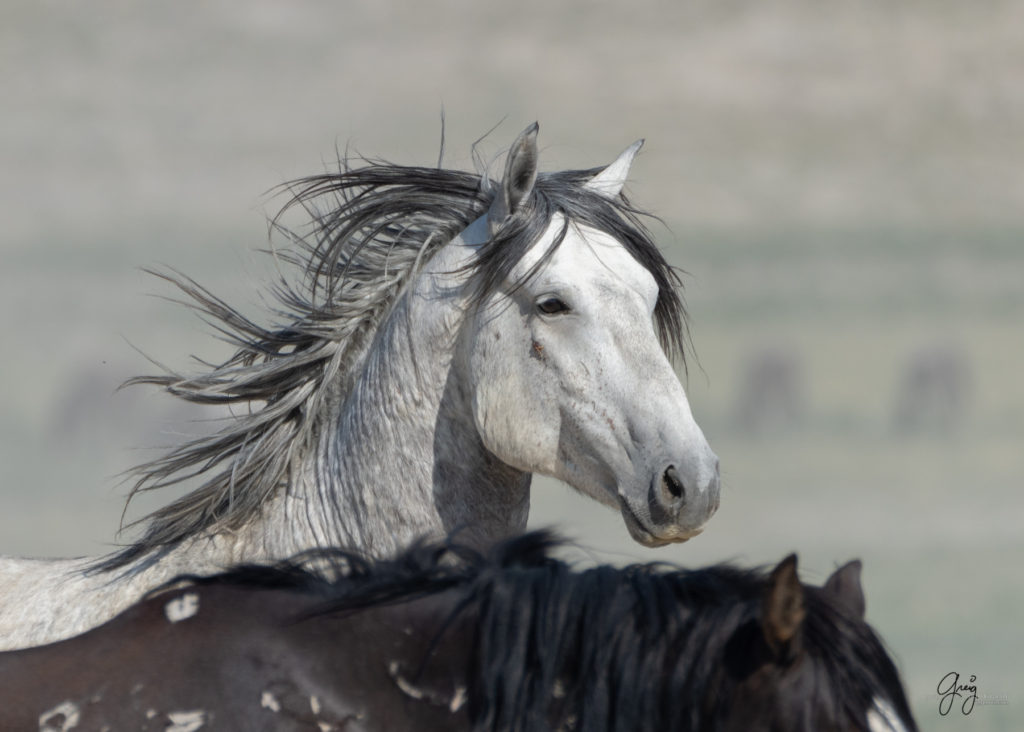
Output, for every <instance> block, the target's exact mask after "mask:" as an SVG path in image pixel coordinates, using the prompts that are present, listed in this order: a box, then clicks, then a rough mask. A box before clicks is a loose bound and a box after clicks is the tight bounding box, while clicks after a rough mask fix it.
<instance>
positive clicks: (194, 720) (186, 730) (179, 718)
mask: <svg viewBox="0 0 1024 732" xmlns="http://www.w3.org/2000/svg"><path fill="white" fill-rule="evenodd" d="M167 719H169V720H170V722H171V723H170V724H169V725H168V726H166V727H164V732H196V730H197V729H199V728H200V727H202V726H203V725H204V724H205V723H206V712H204V711H203V710H202V709H196V710H194V711H191V712H168V713H167Z"/></svg>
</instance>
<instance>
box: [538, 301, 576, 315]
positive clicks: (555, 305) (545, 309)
mask: <svg viewBox="0 0 1024 732" xmlns="http://www.w3.org/2000/svg"><path fill="white" fill-rule="evenodd" d="M537 309H538V310H540V311H541V312H542V313H544V314H545V315H554V314H555V313H567V312H569V306H568V305H566V304H565V303H564V302H563V301H562V300H559V299H558V298H557V297H549V298H547V299H546V300H542V301H541V302H539V303H537Z"/></svg>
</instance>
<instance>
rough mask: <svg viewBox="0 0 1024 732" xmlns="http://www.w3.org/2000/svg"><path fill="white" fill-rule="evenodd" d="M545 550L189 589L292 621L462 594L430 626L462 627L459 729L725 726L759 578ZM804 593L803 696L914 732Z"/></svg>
mask: <svg viewBox="0 0 1024 732" xmlns="http://www.w3.org/2000/svg"><path fill="white" fill-rule="evenodd" d="M560 544H561V542H560V541H559V540H558V538H557V537H555V536H553V535H552V534H550V533H548V532H531V533H527V534H524V535H522V536H519V537H516V538H513V539H510V540H506V541H503V542H501V543H499V544H496V545H495V546H494V547H493V548H492V549H491V550H490V551H489V552H488V553H486V554H481V553H478V552H476V551H474V550H472V549H469V548H466V547H464V546H460V545H458V544H457V543H453V542H451V541H448V542H441V543H419V544H416V545H414V546H413V547H412V548H410V549H409V550H407V552H406V553H405V554H403V555H401V556H399V557H398V558H396V559H393V560H381V561H367V560H365V559H363V558H361V557H360V556H359V555H355V554H352V553H349V552H342V551H337V550H321V551H314V552H308V553H306V554H304V555H302V556H300V557H297V558H296V559H294V560H291V561H287V562H282V563H280V564H278V565H275V566H255V565H253V566H243V567H240V568H238V569H236V570H234V571H233V572H229V573H225V574H221V575H215V576H213V577H207V578H191V579H192V580H193V581H195V582H197V583H201V584H211V583H217V584H232V585H244V586H254V587H262V588H290V589H295V590H297V591H300V592H306V593H312V594H315V595H317V596H319V598H321V602H320V603H319V604H318V609H317V610H315V611H314V612H312V613H308V614H306V615H305V616H304V617H309V616H311V615H327V614H335V613H343V612H349V611H352V610H356V609H365V608H372V607H374V606H378V605H380V604H381V603H391V602H397V601H405V600H411V599H416V598H418V597H423V596H426V595H430V594H433V593H437V592H441V591H444V590H448V589H452V588H462V589H463V590H464V593H465V594H464V597H465V599H464V600H462V601H461V602H459V603H458V604H457V607H456V608H455V609H454V610H453V617H452V618H450V619H449V621H448V622H446V623H444V624H443V625H442V628H446V627H450V626H451V624H453V623H454V622H455V621H456V620H457V619H458V617H468V618H470V619H471V620H470V623H471V624H472V625H475V626H476V631H475V639H474V641H473V643H474V646H473V648H472V650H471V658H472V661H471V668H470V669H469V673H468V679H467V681H468V682H469V684H470V688H469V692H470V693H469V703H470V714H471V717H472V719H473V722H474V729H480V730H485V729H486V730H489V729H503V730H505V729H507V730H523V731H531V732H532V731H533V730H549V729H551V726H550V725H551V717H550V714H551V713H552V709H551V704H552V699H558V702H557V703H558V704H559V708H558V709H557V710H555V713H556V714H557V715H558V716H559V717H561V718H562V719H573V720H574V722H573V724H572V726H571V727H569V728H570V729H582V730H587V731H588V732H603V731H605V730H609V731H610V730H613V729H614V730H621V729H629V730H637V731H640V732H643V731H647V730H650V731H652V732H653V731H654V730H658V731H660V730H664V729H680V730H684V729H698V728H701V721H702V719H704V720H705V721H706V719H707V718H708V716H709V717H710V718H712V719H717V718H722V717H724V714H723V715H721V716H719V715H718V714H716V710H715V707H714V705H715V703H716V700H717V703H721V704H726V703H729V699H730V691H731V689H730V688H728V686H727V685H728V684H729V683H730V682H729V681H728V680H727V679H724V676H725V675H724V674H722V673H721V671H720V668H719V666H720V665H721V664H724V663H729V662H734V663H735V662H737V661H736V659H735V656H736V654H735V653H733V654H731V655H730V654H729V644H730V642H734V641H735V639H736V637H737V636H738V635H742V634H743V633H744V632H745V631H748V630H749V631H750V632H751V633H757V632H759V629H760V612H761V607H762V602H763V593H764V589H765V586H766V583H767V578H766V574H765V573H764V572H762V571H760V570H743V569H737V568H735V567H731V566H726V565H720V566H713V567H709V568H705V569H699V570H680V569H674V568H671V567H668V566H666V565H658V564H645V565H633V566H629V567H625V568H615V567H610V566H598V567H594V568H591V569H586V570H583V571H577V570H574V569H573V568H572V567H570V566H569V565H568V564H566V563H565V562H563V561H560V560H558V559H555V558H554V557H553V556H552V554H553V550H555V549H557V548H558V547H559V546H560ZM804 592H805V603H806V609H807V616H806V619H805V622H804V626H803V633H804V635H803V645H802V647H803V649H804V651H805V652H806V653H807V654H809V655H810V656H811V657H812V658H813V659H814V661H815V662H816V664H817V665H818V669H819V673H820V674H822V675H824V676H825V677H826V678H825V679H822V680H820V682H819V683H817V684H816V685H815V688H814V689H813V690H812V691H808V692H807V693H808V694H815V695H819V696H824V695H828V699H827V701H826V703H827V705H828V707H829V708H830V709H832V710H834V714H835V718H836V719H837V720H840V721H841V722H842V723H844V724H846V725H850V726H853V725H854V724H856V725H860V726H862V727H863V728H864V729H867V726H866V720H865V710H867V709H871V708H872V706H873V703H874V700H876V699H883V700H886V702H887V703H888V704H890V705H891V707H892V709H893V710H894V711H895V713H896V714H897V715H898V716H899V718H900V719H901V721H903V722H904V724H905V725H906V728H907V729H908V730H913V729H916V727H915V726H914V724H913V720H912V717H911V714H910V710H909V707H908V705H907V701H906V698H905V696H904V694H903V691H902V685H901V683H900V679H899V674H898V672H897V670H896V668H895V667H894V666H893V664H892V661H891V660H890V659H889V658H888V655H887V654H886V651H885V648H884V646H883V644H882V642H881V640H880V639H879V638H878V637H877V636H876V635H875V633H874V632H873V631H872V630H871V628H870V627H869V626H868V625H867V624H866V623H864V622H862V621H859V620H855V619H853V618H852V617H851V616H850V615H849V614H848V613H846V612H843V611H841V610H839V609H838V608H837V606H836V604H835V603H834V602H833V601H831V600H830V599H828V598H827V597H826V595H825V594H824V593H823V591H822V590H821V589H820V588H816V587H809V586H804ZM298 622H301V619H299V620H298ZM441 632H442V633H443V632H444V631H443V630H442V631H441ZM442 640H443V639H442ZM730 659H732V660H731V661H730ZM739 662H740V663H742V662H743V661H742V660H740V661H739ZM732 683H735V682H732ZM731 703H742V700H736V699H733V700H732V702H731ZM702 715H708V716H702Z"/></svg>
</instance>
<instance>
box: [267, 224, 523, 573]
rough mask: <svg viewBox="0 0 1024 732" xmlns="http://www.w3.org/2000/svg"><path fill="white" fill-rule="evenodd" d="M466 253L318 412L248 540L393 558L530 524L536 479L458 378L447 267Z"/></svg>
mask: <svg viewBox="0 0 1024 732" xmlns="http://www.w3.org/2000/svg"><path fill="white" fill-rule="evenodd" d="M452 247H461V251H459V250H456V251H454V252H446V250H447V249H450V248H452ZM466 249H467V247H465V246H464V245H462V242H461V240H459V239H456V240H455V242H453V243H452V244H449V245H448V246H447V247H445V248H444V249H442V250H441V252H439V253H438V255H437V256H435V258H434V259H433V260H432V261H431V262H430V263H428V265H427V267H426V268H425V270H424V272H423V273H421V274H420V275H419V276H418V277H417V278H416V279H415V280H414V281H413V282H412V283H411V285H410V287H409V288H408V289H407V290H406V291H405V292H404V293H403V295H402V296H401V297H400V298H399V300H398V302H397V303H396V305H395V307H394V308H393V309H392V311H391V313H390V314H389V315H388V316H387V317H386V318H385V320H384V321H383V322H382V324H381V326H380V328H379V329H378V332H377V334H376V336H375V337H374V340H373V342H372V344H371V345H370V347H369V349H368V352H367V354H366V356H365V357H364V359H363V363H362V365H361V368H360V372H359V377H358V378H357V379H356V381H355V384H354V386H353V388H352V390H351V392H350V393H349V394H348V396H347V397H346V398H345V399H344V400H340V399H339V400H334V401H333V404H332V405H331V406H329V407H328V411H327V412H326V414H325V415H324V416H323V418H322V420H321V424H322V425H323V426H322V428H321V429H320V430H319V434H318V436H317V441H316V449H315V450H312V451H311V452H310V454H309V456H308V457H307V458H306V459H304V460H303V461H301V462H300V464H299V465H298V467H297V468H296V469H295V470H294V471H293V475H292V479H291V481H290V485H289V487H288V489H287V491H282V493H281V495H279V496H278V497H277V498H275V499H274V500H276V501H279V502H282V503H283V504H284V506H283V509H284V510H266V511H264V512H263V517H264V518H263V520H262V522H261V525H253V526H252V527H251V531H250V532H248V533H249V536H250V537H251V538H250V539H248V543H250V544H251V543H252V542H259V543H263V544H266V543H267V542H268V541H269V542H271V543H280V544H282V545H286V544H287V545H291V546H289V547H288V548H291V549H294V550H299V549H302V548H307V547H304V546H295V544H296V541H298V542H299V543H300V544H302V543H305V544H307V545H313V546H324V545H342V546H354V547H359V549H360V550H361V551H365V552H367V553H368V554H370V555H373V556H390V555H392V554H394V553H395V552H396V551H398V550H399V549H400V548H402V547H404V546H405V545H407V544H408V543H409V542H410V541H412V540H414V539H416V538H419V537H422V536H424V535H428V534H432V535H440V534H445V533H448V532H450V531H452V530H455V529H463V530H465V532H466V533H465V534H463V536H462V539H463V540H465V541H470V542H471V541H473V537H474V536H479V537H480V538H481V539H483V538H489V539H493V538H495V537H497V536H501V535H504V534H508V533H510V532H513V531H517V530H521V529H523V528H525V525H526V516H527V513H528V511H529V485H530V475H529V474H528V473H522V472H521V471H518V470H516V469H514V468H512V467H510V466H508V465H506V464H504V463H502V462H500V461H499V460H498V459H497V458H496V457H495V456H494V455H493V454H492V453H491V452H489V451H488V450H487V449H486V448H485V447H484V445H483V443H482V441H481V439H480V436H479V434H478V432H477V430H476V427H475V424H474V420H473V414H472V409H471V407H472V402H471V394H470V393H469V390H468V386H467V382H466V379H465V377H464V375H463V374H462V373H460V363H459V362H460V359H459V358H458V353H459V350H460V347H461V343H462V341H463V340H464V339H465V338H466V337H467V336H468V335H470V334H469V333H468V332H467V331H468V329H469V325H470V324H469V323H468V322H467V320H466V318H465V314H466V312H467V310H468V296H467V294H466V287H465V281H464V280H465V276H464V275H458V276H456V275H453V274H451V273H452V272H453V271H455V270H456V269H457V268H458V265H457V264H456V261H457V260H458V259H459V257H464V256H465V250H466ZM330 401H331V400H328V402H330ZM274 508H275V509H280V508H281V507H274ZM268 524H271V525H268ZM297 531H301V532H305V536H304V537H303V536H301V535H300V536H299V538H298V539H297V538H296V532H297ZM282 548H283V546H282ZM270 553H271V554H277V555H280V554H281V553H282V552H281V551H279V550H278V551H274V550H271V551H270Z"/></svg>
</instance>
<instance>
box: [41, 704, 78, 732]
mask: <svg viewBox="0 0 1024 732" xmlns="http://www.w3.org/2000/svg"><path fill="white" fill-rule="evenodd" d="M81 718H82V714H81V712H79V710H78V705H77V704H75V703H74V702H73V701H71V700H68V701H63V702H61V703H60V704H58V705H57V706H55V707H54V708H53V709H51V710H50V711H48V712H43V713H42V714H40V715H39V732H67V730H69V729H74V728H75V727H77V726H78V722H79V720H80V719H81Z"/></svg>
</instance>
